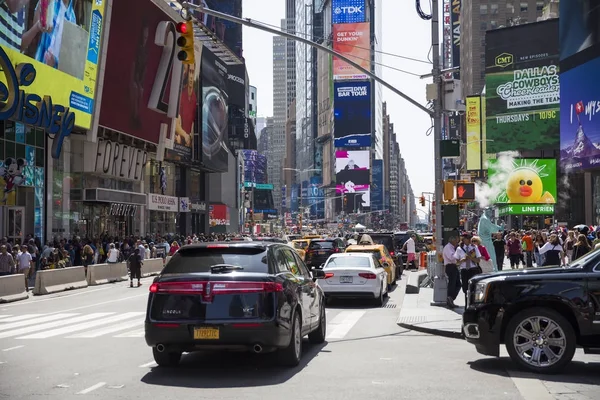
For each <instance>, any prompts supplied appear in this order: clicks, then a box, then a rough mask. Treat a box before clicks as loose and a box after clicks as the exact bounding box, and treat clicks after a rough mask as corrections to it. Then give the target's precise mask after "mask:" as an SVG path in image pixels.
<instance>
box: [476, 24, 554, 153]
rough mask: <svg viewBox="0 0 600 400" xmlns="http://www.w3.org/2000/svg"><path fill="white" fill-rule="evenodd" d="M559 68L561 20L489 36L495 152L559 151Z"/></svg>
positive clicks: (489, 114) (489, 116) (489, 115)
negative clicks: (559, 30) (557, 149)
mask: <svg viewBox="0 0 600 400" xmlns="http://www.w3.org/2000/svg"><path fill="white" fill-rule="evenodd" d="M558 64H559V62H558V19H553V20H548V21H543V22H536V23H531V24H525V25H518V26H514V27H510V28H504V29H495V30H492V31H489V32H488V33H487V34H486V56H485V65H486V69H485V84H486V131H487V138H488V139H489V141H488V143H487V145H488V149H489V151H490V152H491V153H499V152H502V151H510V150H517V151H527V150H546V149H548V150H552V149H556V148H558V145H559V140H560V139H559V138H560V135H559V129H560V126H559V108H560V85H559V75H558V72H559V65H558Z"/></svg>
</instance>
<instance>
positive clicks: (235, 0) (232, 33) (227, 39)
mask: <svg viewBox="0 0 600 400" xmlns="http://www.w3.org/2000/svg"><path fill="white" fill-rule="evenodd" d="M190 3H193V4H196V5H202V6H204V7H205V8H208V9H209V10H214V11H219V12H222V13H224V14H229V15H231V16H234V17H238V18H242V0H191V1H190ZM193 14H194V16H195V17H196V18H197V19H198V21H200V22H202V23H203V24H204V26H206V27H207V28H208V29H209V30H210V31H212V32H213V33H214V34H215V35H216V36H217V37H218V38H219V39H221V41H222V42H223V43H225V45H227V47H229V48H230V49H231V50H232V51H233V52H234V53H235V54H236V55H237V56H239V57H242V25H240V24H238V23H235V22H231V21H227V20H224V19H221V18H217V17H213V16H212V15H208V14H204V13H201V12H199V11H195V12H194V13H193Z"/></svg>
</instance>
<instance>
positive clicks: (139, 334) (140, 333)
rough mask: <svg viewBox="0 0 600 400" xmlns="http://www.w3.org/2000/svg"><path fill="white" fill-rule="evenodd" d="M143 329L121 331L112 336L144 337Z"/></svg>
mask: <svg viewBox="0 0 600 400" xmlns="http://www.w3.org/2000/svg"><path fill="white" fill-rule="evenodd" d="M144 333H145V331H144V329H140V330H136V331H130V332H125V333H122V334H120V335H116V336H113V337H116V338H140V337H144Z"/></svg>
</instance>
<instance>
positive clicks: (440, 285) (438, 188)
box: [430, 0, 448, 306]
mask: <svg viewBox="0 0 600 400" xmlns="http://www.w3.org/2000/svg"><path fill="white" fill-rule="evenodd" d="M439 27H440V23H439V5H438V0H432V1H431V58H432V61H433V70H432V74H433V83H434V84H435V85H436V89H437V93H436V96H435V100H434V102H433V143H434V149H435V150H434V156H433V158H434V161H435V166H434V168H435V177H434V179H435V190H434V192H435V197H434V198H435V206H434V207H433V208H434V210H435V215H434V221H433V222H434V229H435V232H434V233H435V249H436V254H437V257H436V261H437V262H436V263H435V272H434V276H433V277H430V278H432V279H433V301H432V302H431V304H432V305H439V306H443V305H446V304H447V303H446V299H447V298H448V283H447V281H446V272H445V270H444V259H443V257H442V252H443V245H442V241H443V232H442V230H443V226H442V193H443V189H444V188H443V185H442V178H443V177H442V157H441V149H440V146H441V140H442V95H443V93H444V92H443V90H442V73H441V69H440V36H439V34H440V32H439V29H440V28H439Z"/></svg>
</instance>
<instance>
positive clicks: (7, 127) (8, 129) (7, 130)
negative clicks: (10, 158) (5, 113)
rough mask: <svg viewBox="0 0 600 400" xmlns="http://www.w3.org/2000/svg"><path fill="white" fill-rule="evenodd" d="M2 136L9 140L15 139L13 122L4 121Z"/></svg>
mask: <svg viewBox="0 0 600 400" xmlns="http://www.w3.org/2000/svg"><path fill="white" fill-rule="evenodd" d="M4 137H5V139H6V140H10V141H11V142H14V141H15V125H14V122H11V121H6V122H5V124H4Z"/></svg>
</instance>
